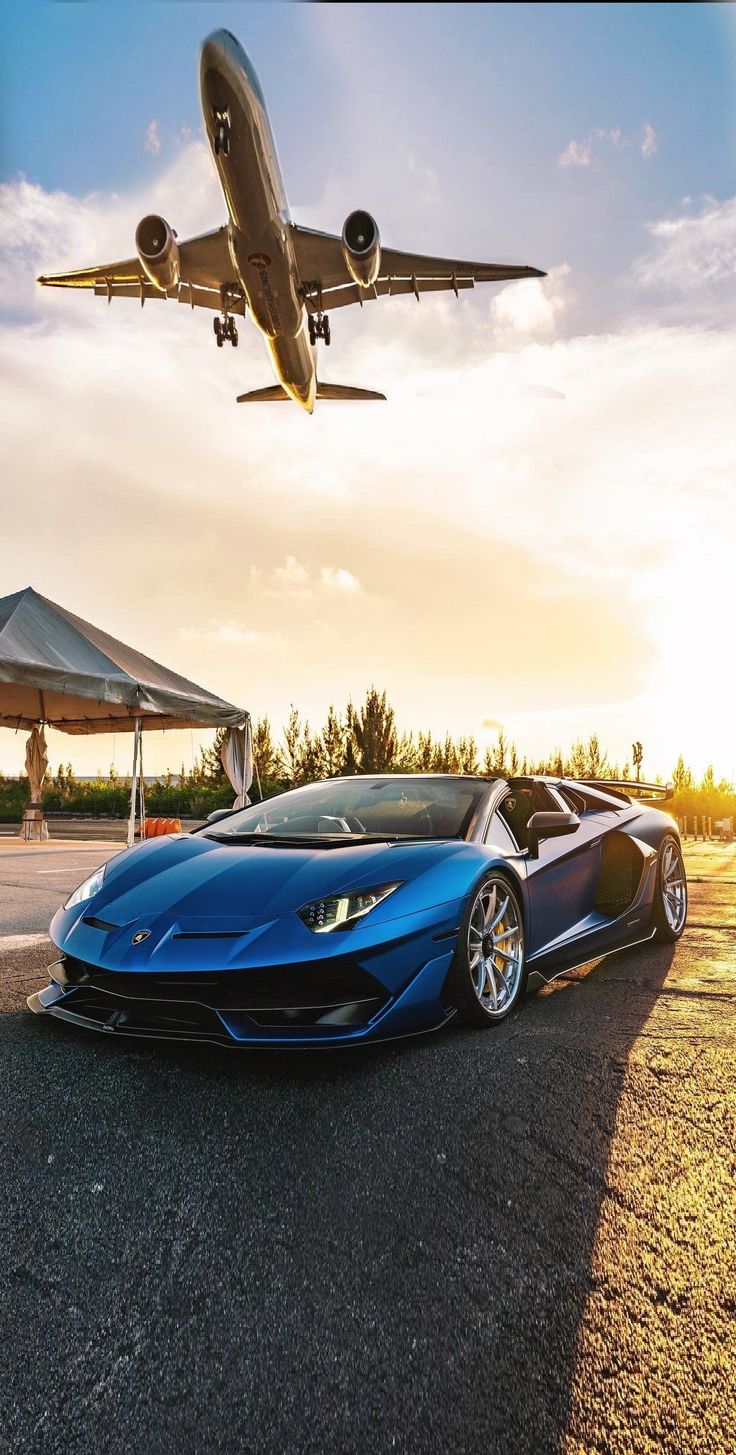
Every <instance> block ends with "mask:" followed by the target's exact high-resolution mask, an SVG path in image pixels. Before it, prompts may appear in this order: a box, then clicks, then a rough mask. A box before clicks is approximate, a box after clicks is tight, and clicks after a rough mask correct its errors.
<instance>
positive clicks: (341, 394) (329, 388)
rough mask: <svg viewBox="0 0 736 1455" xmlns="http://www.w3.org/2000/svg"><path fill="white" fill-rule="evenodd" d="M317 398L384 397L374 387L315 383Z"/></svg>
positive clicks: (384, 396)
mask: <svg viewBox="0 0 736 1455" xmlns="http://www.w3.org/2000/svg"><path fill="white" fill-rule="evenodd" d="M317 398H318V399H384V400H385V398H386V395H385V394H378V393H377V392H376V390H375V389H353V387H352V385H351V384H320V383H318V384H317Z"/></svg>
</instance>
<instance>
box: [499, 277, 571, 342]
mask: <svg viewBox="0 0 736 1455" xmlns="http://www.w3.org/2000/svg"><path fill="white" fill-rule="evenodd" d="M570 271H571V270H570V267H569V265H568V264H567V263H562V264H561V265H560V266H559V267H557V268H551V269H550V272H549V274H548V275H547V277H546V278H525V279H523V280H522V281H521V282H515V283H509V285H508V287H506V288H502V289H501V292H500V293H497V294H496V296H495V298H493V299H492V301H491V317H492V319H493V324H494V333H495V338H496V343H497V344H498V345H503V346H509V345H513V344H515V343H518V342H519V341H522V342H528V341H529V340H531V339H547V338H551V337H553V335H554V334H555V332H556V328H557V323H558V321H559V319H560V318H561V316H562V314H563V312H564V310H565V306H566V304H567V301H568V291H569V290H568V278H569V276H570Z"/></svg>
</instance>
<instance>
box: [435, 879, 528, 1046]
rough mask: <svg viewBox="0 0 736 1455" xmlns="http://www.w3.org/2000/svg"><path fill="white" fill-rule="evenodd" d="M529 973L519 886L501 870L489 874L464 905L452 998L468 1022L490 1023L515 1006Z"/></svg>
mask: <svg viewBox="0 0 736 1455" xmlns="http://www.w3.org/2000/svg"><path fill="white" fill-rule="evenodd" d="M525 978H526V976H525V970H524V924H523V920H522V916H521V906H520V904H519V900H518V898H517V895H516V891H515V890H514V889H512V887H511V885H510V883H509V881H508V879H506V878H505V877H504V876H503V875H502V874H488V875H487V876H486V878H485V879H483V880H481V883H480V884H479V885H477V886H476V888H475V889H474V890H473V893H472V895H471V896H470V899H469V900H468V903H467V905H466V907H465V912H464V914H463V919H462V924H461V926H460V935H459V937H458V946H457V950H456V952H455V960H454V962H453V966H452V970H451V972H450V993H451V996H452V1000H453V1002H454V1004H455V1006H456V1008H457V1010H458V1011H459V1013H460V1016H461V1019H462V1020H464V1021H465V1023H466V1025H472V1026H489V1025H491V1024H492V1023H493V1022H494V1021H500V1020H503V1019H504V1018H505V1017H506V1016H507V1015H508V1014H509V1012H510V1011H511V1010H513V1007H514V1006H515V1005H516V1002H517V1001H518V999H519V997H520V995H521V993H522V991H523V988H524V981H525Z"/></svg>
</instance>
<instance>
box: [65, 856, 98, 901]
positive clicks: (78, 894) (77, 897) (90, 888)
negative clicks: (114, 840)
mask: <svg viewBox="0 0 736 1455" xmlns="http://www.w3.org/2000/svg"><path fill="white" fill-rule="evenodd" d="M106 868H107V865H106V864H102V865H101V866H100V868H99V869H95V872H94V874H90V876H89V878H88V879H85V880H83V882H82V883H81V884H79V885H78V886H77V888H76V889H75V890H74V891H73V893H72V894H70V895H69V898H68V899H66V900H65V901H64V909H74V906H75V905H76V904H83V903H84V901H85V899H92V898H93V897H94V895H95V894H98V893H99V891H100V890H101V888H102V881H103V879H104V877H105V870H106Z"/></svg>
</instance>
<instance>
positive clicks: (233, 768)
mask: <svg viewBox="0 0 736 1455" xmlns="http://www.w3.org/2000/svg"><path fill="white" fill-rule="evenodd" d="M220 757H221V759H222V766H223V768H224V769H225V772H226V773H227V776H228V778H229V779H230V782H231V783H232V786H233V788H234V789H235V793H236V795H237V796H236V799H235V802H234V804H233V808H245V807H246V806H247V805H248V804H249V803H250V799H249V797H248V790H249V788H250V785H251V783H252V782H253V735H252V731H251V725H250V718H249V719H248V721H247V723H246V724H245V727H242V728H235V727H231V728H228V731H227V736H226V738H225V741H224V743H223V745H222V751H221V753H220Z"/></svg>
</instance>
